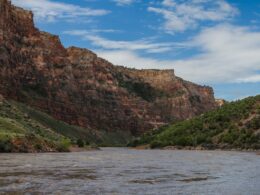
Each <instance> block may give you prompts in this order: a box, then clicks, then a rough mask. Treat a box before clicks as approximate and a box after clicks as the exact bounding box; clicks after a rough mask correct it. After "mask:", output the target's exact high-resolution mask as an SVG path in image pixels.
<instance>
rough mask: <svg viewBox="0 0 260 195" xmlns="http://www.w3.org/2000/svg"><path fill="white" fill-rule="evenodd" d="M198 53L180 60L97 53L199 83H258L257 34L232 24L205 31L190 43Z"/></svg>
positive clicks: (124, 51) (123, 52) (128, 52)
mask: <svg viewBox="0 0 260 195" xmlns="http://www.w3.org/2000/svg"><path fill="white" fill-rule="evenodd" d="M190 44H191V45H193V47H197V48H198V49H200V52H199V53H198V54H197V55H195V56H193V57H190V58H187V59H183V60H158V59H155V58H147V57H142V56H140V55H138V53H137V52H135V51H131V50H127V49H118V50H114V51H109V50H100V51H98V54H99V55H100V56H102V57H104V58H106V59H108V60H110V61H111V62H113V63H115V64H118V65H125V66H129V67H136V68H161V69H162V68H174V69H175V70H176V74H177V75H179V76H181V77H183V78H185V79H188V80H191V81H194V82H199V83H204V84H205V83H208V84H212V83H239V82H248V83H249V82H260V74H258V72H260V55H259V53H260V32H253V31H251V30H250V29H249V28H243V27H238V26H232V25H219V26H216V27H211V28H207V29H205V30H203V31H201V32H200V33H199V35H197V36H196V37H195V38H194V39H193V40H192V41H191V43H190Z"/></svg>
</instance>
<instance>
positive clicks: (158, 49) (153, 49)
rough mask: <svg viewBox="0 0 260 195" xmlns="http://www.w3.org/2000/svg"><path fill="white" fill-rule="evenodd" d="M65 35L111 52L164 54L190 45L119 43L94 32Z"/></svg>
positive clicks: (150, 42)
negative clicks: (77, 37) (79, 38)
mask: <svg viewBox="0 0 260 195" xmlns="http://www.w3.org/2000/svg"><path fill="white" fill-rule="evenodd" d="M102 31H103V32H113V31H110V30H100V32H102ZM64 34H68V35H74V36H80V37H81V38H82V39H85V40H88V41H91V43H92V45H94V46H97V47H99V48H100V49H111V50H129V51H130V50H132V51H139V50H143V51H145V52H146V53H162V52H166V51H171V50H173V48H179V49H180V48H185V47H187V46H188V45H187V44H186V43H161V42H159V43H158V42H155V41H153V40H151V39H141V40H135V41H117V40H110V39H107V38H104V37H101V36H99V35H96V34H94V33H93V31H86V30H72V31H66V32H64Z"/></svg>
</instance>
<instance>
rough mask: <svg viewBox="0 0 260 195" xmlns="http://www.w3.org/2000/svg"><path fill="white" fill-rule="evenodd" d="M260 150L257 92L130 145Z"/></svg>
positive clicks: (170, 126)
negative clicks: (253, 95)
mask: <svg viewBox="0 0 260 195" xmlns="http://www.w3.org/2000/svg"><path fill="white" fill-rule="evenodd" d="M146 144H149V145H150V147H151V148H161V147H166V146H176V147H177V148H178V147H179V148H183V147H202V148H207V149H215V148H220V149H231V148H238V149H249V148H250V149H260V95H258V96H256V97H249V98H246V99H244V100H240V101H236V102H231V103H227V104H225V105H224V106H222V107H221V108H219V109H217V110H215V111H211V112H208V113H205V114H203V115H201V116H198V117H195V118H193V119H191V120H186V121H182V122H178V123H176V124H173V125H168V126H165V127H161V128H160V129H157V130H153V131H152V132H149V133H146V134H145V135H143V136H142V137H141V138H139V139H136V140H134V141H133V142H131V143H130V144H129V146H138V145H146Z"/></svg>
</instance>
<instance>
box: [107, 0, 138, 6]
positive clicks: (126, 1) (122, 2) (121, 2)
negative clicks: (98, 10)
mask: <svg viewBox="0 0 260 195" xmlns="http://www.w3.org/2000/svg"><path fill="white" fill-rule="evenodd" d="M112 1H113V2H115V3H116V4H117V5H118V6H126V5H130V4H132V3H134V0H112Z"/></svg>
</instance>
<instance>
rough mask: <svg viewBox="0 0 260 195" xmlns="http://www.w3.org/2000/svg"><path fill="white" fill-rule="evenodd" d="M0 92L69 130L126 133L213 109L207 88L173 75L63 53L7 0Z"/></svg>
mask: <svg viewBox="0 0 260 195" xmlns="http://www.w3.org/2000/svg"><path fill="white" fill-rule="evenodd" d="M0 93H1V94H2V95H3V96H4V97H6V98H11V99H15V100H18V101H21V102H23V103H26V104H29V105H31V106H33V107H35V108H38V109H41V110H42V111H45V112H47V113H49V114H51V115H52V116H54V117H55V118H56V119H59V120H63V121H65V122H68V123H70V124H73V125H79V126H84V127H87V128H91V129H95V130H107V131H116V130H122V131H130V132H131V133H132V134H139V133H141V132H144V131H147V130H149V129H150V128H153V127H157V126H160V125H162V124H165V123H169V122H172V121H174V120H181V119H186V118H190V117H193V116H195V115H199V114H201V113H203V112H205V111H208V110H211V109H213V108H215V106H216V105H215V100H214V95H213V90H212V89H211V88H209V87H203V86H199V85H196V84H193V83H190V82H187V81H184V80H182V79H180V78H178V77H176V76H175V74H174V71H173V70H135V69H127V68H123V67H118V66H114V65H113V64H111V63H109V62H108V61H106V60H104V59H102V58H99V57H98V56H97V55H96V54H94V53H93V52H91V51H89V50H87V49H80V48H76V47H71V48H68V49H65V48H64V47H63V46H62V44H61V42H60V40H59V37H57V36H54V35H51V34H49V33H45V32H41V31H39V30H38V29H37V28H35V27H34V23H33V15H32V13H31V12H29V11H25V10H23V9H21V8H17V7H15V6H13V5H11V3H10V2H9V1H7V0H0Z"/></svg>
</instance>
